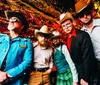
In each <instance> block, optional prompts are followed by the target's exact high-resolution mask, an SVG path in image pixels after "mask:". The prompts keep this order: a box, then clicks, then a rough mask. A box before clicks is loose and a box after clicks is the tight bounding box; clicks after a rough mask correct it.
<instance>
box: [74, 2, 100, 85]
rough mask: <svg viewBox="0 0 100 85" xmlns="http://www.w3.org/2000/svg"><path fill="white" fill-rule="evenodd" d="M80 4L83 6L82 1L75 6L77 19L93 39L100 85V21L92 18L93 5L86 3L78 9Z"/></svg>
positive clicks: (99, 83) (99, 84)
mask: <svg viewBox="0 0 100 85" xmlns="http://www.w3.org/2000/svg"><path fill="white" fill-rule="evenodd" d="M79 3H80V4H83V3H82V1H79V2H78V3H76V4H75V9H76V18H77V19H78V20H79V21H80V22H82V24H83V27H82V28H81V30H83V31H85V32H87V33H88V34H89V35H90V37H91V40H92V44H93V48H94V53H95V58H96V60H97V67H98V68H97V71H98V72H97V76H98V84H97V85H100V19H94V18H93V16H92V8H93V5H92V3H91V2H90V3H87V2H84V5H83V6H81V7H78V5H79ZM94 74H95V73H94Z"/></svg>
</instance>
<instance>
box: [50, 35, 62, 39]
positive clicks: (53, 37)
mask: <svg viewBox="0 0 100 85" xmlns="http://www.w3.org/2000/svg"><path fill="white" fill-rule="evenodd" d="M55 38H60V35H58V36H52V37H51V39H55Z"/></svg>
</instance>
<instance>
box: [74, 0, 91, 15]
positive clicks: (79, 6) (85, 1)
mask: <svg viewBox="0 0 100 85" xmlns="http://www.w3.org/2000/svg"><path fill="white" fill-rule="evenodd" d="M89 3H90V0H79V1H78V2H77V3H76V4H75V11H76V13H80V12H81V11H82V10H83V9H85V8H86V7H87V6H88V5H89Z"/></svg>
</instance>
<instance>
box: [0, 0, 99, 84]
mask: <svg viewBox="0 0 100 85" xmlns="http://www.w3.org/2000/svg"><path fill="white" fill-rule="evenodd" d="M91 8H92V6H91V3H90V2H87V1H85V0H80V1H79V2H77V3H76V4H75V10H76V15H75V18H77V19H78V20H79V21H80V22H81V23H82V24H83V27H82V28H81V30H79V29H76V28H75V27H74V24H73V22H74V18H73V16H72V14H71V13H70V12H66V13H62V14H61V15H60V20H59V21H57V23H58V24H60V25H61V28H62V29H63V31H64V32H65V33H66V36H67V37H66V39H65V42H66V43H63V44H62V43H61V41H60V35H61V34H59V33H58V35H56V33H57V32H56V33H54V32H52V33H51V32H49V28H48V27H47V26H46V25H43V26H42V27H41V28H40V30H35V36H36V38H37V42H38V43H37V44H35V45H32V42H31V40H30V39H28V38H25V37H24V36H23V35H22V32H25V31H26V30H27V28H28V22H27V20H26V18H25V16H24V15H23V14H22V13H21V12H18V11H5V15H6V18H7V20H8V27H7V28H8V30H9V32H10V34H9V35H7V34H0V52H1V53H0V84H1V85H24V82H25V76H26V75H27V73H29V71H30V73H29V78H28V82H27V84H28V85H51V81H50V74H51V72H52V70H53V66H54V64H55V66H56V68H57V76H55V77H57V79H56V80H57V81H53V82H56V84H57V85H100V58H99V57H100V51H99V50H100V45H99V44H100V36H99V34H100V33H99V30H100V23H99V22H100V19H93V17H92V9H91ZM49 41H51V42H52V47H53V48H54V50H53V49H52V47H50V45H49ZM52 54H54V55H52ZM51 80H52V77H51Z"/></svg>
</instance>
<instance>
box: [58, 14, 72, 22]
mask: <svg viewBox="0 0 100 85" xmlns="http://www.w3.org/2000/svg"><path fill="white" fill-rule="evenodd" d="M67 19H71V20H73V16H72V14H71V13H70V12H66V13H62V14H61V15H60V20H59V21H57V23H58V24H61V23H63V22H64V21H65V20H67Z"/></svg>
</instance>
